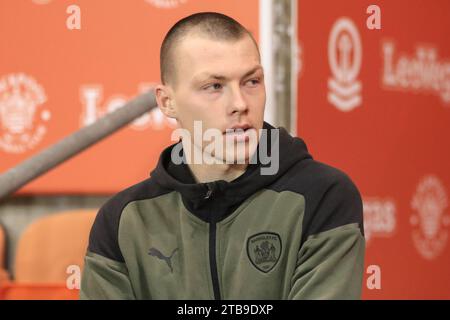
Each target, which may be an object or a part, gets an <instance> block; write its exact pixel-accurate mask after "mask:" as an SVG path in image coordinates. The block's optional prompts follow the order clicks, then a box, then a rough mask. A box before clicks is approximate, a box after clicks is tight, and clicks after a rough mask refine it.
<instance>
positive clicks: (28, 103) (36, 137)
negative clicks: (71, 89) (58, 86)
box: [0, 73, 50, 153]
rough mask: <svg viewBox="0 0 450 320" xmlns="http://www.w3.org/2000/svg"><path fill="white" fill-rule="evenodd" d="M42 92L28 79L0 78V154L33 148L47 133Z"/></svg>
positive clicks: (10, 76) (46, 111)
mask: <svg viewBox="0 0 450 320" xmlns="http://www.w3.org/2000/svg"><path fill="white" fill-rule="evenodd" d="M46 101H47V97H46V95H45V92H44V89H43V88H42V86H41V85H40V84H39V83H37V82H36V80H34V79H33V78H32V77H31V76H29V75H26V74H23V73H19V74H9V75H6V76H4V77H2V78H0V150H3V151H5V152H8V153H23V152H25V151H27V150H30V149H32V148H33V147H35V146H36V145H37V144H38V143H39V142H40V141H41V140H42V137H43V136H44V134H45V133H46V131H47V129H46V127H45V126H44V123H45V122H47V121H48V120H49V119H50V111H49V110H38V107H39V106H40V105H42V104H43V103H44V102H46Z"/></svg>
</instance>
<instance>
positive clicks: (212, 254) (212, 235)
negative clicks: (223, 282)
mask: <svg viewBox="0 0 450 320" xmlns="http://www.w3.org/2000/svg"><path fill="white" fill-rule="evenodd" d="M206 186H207V187H208V192H207V193H206V195H205V199H209V198H210V197H211V195H212V194H213V192H214V187H215V184H214V183H213V182H209V183H207V184H206ZM209 266H210V271H211V280H212V285H213V291H214V299H215V300H221V297H220V288H219V276H218V274H217V261H216V216H215V215H214V213H212V215H211V221H210V230H209Z"/></svg>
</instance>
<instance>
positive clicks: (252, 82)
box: [246, 79, 261, 87]
mask: <svg viewBox="0 0 450 320" xmlns="http://www.w3.org/2000/svg"><path fill="white" fill-rule="evenodd" d="M260 82H261V81H260V80H259V79H250V80H248V81H247V83H246V84H247V85H248V86H250V87H256V86H257V85H258V84H259V83H260Z"/></svg>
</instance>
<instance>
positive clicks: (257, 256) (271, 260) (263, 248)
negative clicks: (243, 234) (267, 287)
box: [247, 232, 281, 273]
mask: <svg viewBox="0 0 450 320" xmlns="http://www.w3.org/2000/svg"><path fill="white" fill-rule="evenodd" d="M247 255H248V258H249V259H250V261H251V263H252V264H253V265H254V266H255V268H256V269H258V270H260V271H262V272H265V273H267V272H269V271H270V270H272V269H273V268H274V267H275V265H276V264H277V262H278V260H279V259H280V255H281V238H280V236H279V235H278V234H276V233H273V232H261V233H258V234H255V235H253V236H251V237H250V238H248V240H247Z"/></svg>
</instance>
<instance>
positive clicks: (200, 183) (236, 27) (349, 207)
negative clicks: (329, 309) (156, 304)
mask: <svg viewBox="0 0 450 320" xmlns="http://www.w3.org/2000/svg"><path fill="white" fill-rule="evenodd" d="M161 78H162V84H161V85H159V86H158V87H157V88H156V95H157V101H158V105H159V107H160V108H161V110H162V112H163V113H164V114H165V115H166V116H167V117H170V118H173V119H175V120H176V121H177V124H178V126H179V128H180V129H182V130H184V131H182V132H181V134H180V136H181V141H179V142H178V143H175V144H173V145H171V146H169V147H168V148H166V149H165V150H164V151H163V152H162V154H161V156H160V159H159V162H158V164H157V167H156V168H155V169H154V170H153V171H152V172H151V177H150V178H148V179H146V180H144V181H142V182H140V183H138V184H136V185H134V186H132V187H130V188H128V189H126V190H123V191H121V192H120V193H118V194H116V195H115V196H114V197H112V198H111V199H110V200H109V201H108V202H106V203H105V204H104V205H103V206H102V208H101V209H100V211H99V213H98V215H97V218H96V220H95V223H94V225H93V227H92V230H91V234H90V238H89V247H88V252H87V254H86V259H85V266H84V272H83V276H82V285H81V294H80V295H81V298H84V299H358V298H360V295H361V286H362V276H363V266H364V252H365V242H364V236H363V214H362V201H361V196H360V193H359V192H358V190H357V188H356V187H355V185H354V184H353V182H352V181H351V179H350V178H349V177H348V176H347V175H346V174H345V173H343V172H342V171H340V170H338V169H335V168H333V167H330V166H328V165H326V164H323V163H320V162H318V161H315V160H314V159H313V158H312V156H311V155H310V154H309V153H308V150H307V147H306V145H305V142H304V141H303V140H302V139H300V138H294V137H292V136H290V135H289V134H288V132H287V131H286V130H285V129H283V128H279V129H276V128H274V127H273V126H271V125H270V124H268V123H266V122H264V121H263V115H264V105H265V99H266V96H265V87H264V73H263V68H262V67H261V63H260V55H259V51H258V47H257V44H256V42H255V41H254V39H253V37H252V36H251V34H250V33H249V32H248V31H247V30H246V29H245V28H244V27H242V26H241V25H240V24H239V23H238V22H236V21H235V20H233V19H231V18H230V17H227V16H224V15H222V14H218V13H199V14H195V15H192V16H189V17H186V18H184V19H182V20H180V21H179V22H177V23H176V24H175V25H174V26H173V27H172V29H171V30H170V31H169V32H168V34H167V35H166V37H165V39H164V41H163V44H162V47H161ZM199 126H200V127H199ZM199 128H200V129H201V130H202V133H203V132H205V131H208V130H213V131H214V130H215V131H214V132H215V133H217V132H218V133H219V134H218V135H217V134H216V136H215V138H216V140H217V141H216V142H218V143H217V144H215V145H214V146H215V147H214V148H211V143H210V142H209V141H211V140H208V139H195V137H198V136H199V135H198V134H197V133H196V130H198V129H199ZM261 129H265V130H266V131H263V130H261ZM264 132H267V135H265V134H261V133H264ZM200 136H201V135H200ZM192 137H194V138H192ZM203 137H204V136H203ZM195 154H197V155H198V154H200V155H201V157H200V160H201V161H195ZM265 156H269V158H267V157H266V158H265ZM180 159H181V160H182V161H180ZM268 159H269V160H270V163H268V161H267V160H268ZM197 160H198V158H197ZM211 160H213V161H211ZM270 166H272V170H268V171H265V172H264V171H263V170H264V169H268V167H270Z"/></svg>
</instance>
